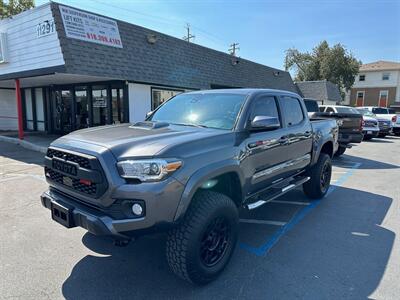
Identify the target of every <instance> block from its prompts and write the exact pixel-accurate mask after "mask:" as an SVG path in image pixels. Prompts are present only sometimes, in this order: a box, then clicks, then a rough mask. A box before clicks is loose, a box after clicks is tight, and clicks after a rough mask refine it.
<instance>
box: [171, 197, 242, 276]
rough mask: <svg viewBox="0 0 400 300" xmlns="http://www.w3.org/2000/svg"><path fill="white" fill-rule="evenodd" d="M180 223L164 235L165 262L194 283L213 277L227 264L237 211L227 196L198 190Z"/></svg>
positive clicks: (232, 245)
mask: <svg viewBox="0 0 400 300" xmlns="http://www.w3.org/2000/svg"><path fill="white" fill-rule="evenodd" d="M192 201H193V203H192V204H191V206H190V207H189V209H188V211H187V212H186V215H185V217H184V219H183V221H182V223H181V224H180V225H179V226H178V227H176V228H174V229H172V230H171V231H170V232H169V234H168V238H167V261H168V264H169V266H170V268H171V269H172V271H173V272H174V273H175V274H176V275H178V276H179V277H181V278H183V279H185V280H187V281H189V282H191V283H194V284H206V283H208V282H210V281H212V280H214V279H215V278H216V277H217V276H218V275H219V274H220V273H221V272H222V271H223V269H224V268H225V267H226V265H227V264H228V262H229V260H230V258H231V256H232V253H233V250H234V249H235V245H236V241H237V236H238V221H239V217H238V210H237V208H236V205H235V203H234V202H233V201H232V200H231V199H229V198H228V197H227V196H225V195H223V194H220V193H216V192H212V191H200V192H198V193H196V195H195V196H194V198H193V200H192Z"/></svg>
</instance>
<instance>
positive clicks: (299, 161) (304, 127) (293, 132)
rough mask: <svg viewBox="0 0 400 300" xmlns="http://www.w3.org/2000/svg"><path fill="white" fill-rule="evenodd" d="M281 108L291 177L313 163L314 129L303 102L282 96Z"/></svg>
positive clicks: (286, 172) (287, 173) (288, 172)
mask: <svg viewBox="0 0 400 300" xmlns="http://www.w3.org/2000/svg"><path fill="white" fill-rule="evenodd" d="M279 106H280V108H281V114H282V116H283V126H284V128H285V130H286V137H287V155H288V161H287V168H286V170H285V175H286V176H289V175H292V174H294V173H296V172H297V171H298V170H300V169H303V168H304V167H306V166H307V165H308V164H309V163H310V161H311V149H312V128H311V123H310V121H309V119H308V117H307V115H306V109H305V107H304V105H303V104H302V102H301V100H300V99H298V98H296V97H292V96H281V97H280V98H279Z"/></svg>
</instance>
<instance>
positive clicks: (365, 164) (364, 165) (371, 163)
mask: <svg viewBox="0 0 400 300" xmlns="http://www.w3.org/2000/svg"><path fill="white" fill-rule="evenodd" d="M335 163H336V164H338V165H341V163H345V164H346V163H351V164H349V165H348V166H343V167H344V168H346V167H350V168H351V167H352V165H354V163H360V164H361V165H360V166H359V167H358V169H398V168H400V166H398V165H393V164H388V163H384V162H381V161H377V160H373V159H368V158H363V157H359V156H353V155H348V154H343V155H342V156H340V157H337V158H334V159H333V164H334V165H335Z"/></svg>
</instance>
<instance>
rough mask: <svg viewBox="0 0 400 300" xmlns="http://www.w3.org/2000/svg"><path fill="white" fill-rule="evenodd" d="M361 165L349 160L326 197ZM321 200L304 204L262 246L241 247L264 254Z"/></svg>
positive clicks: (260, 254)
mask: <svg viewBox="0 0 400 300" xmlns="http://www.w3.org/2000/svg"><path fill="white" fill-rule="evenodd" d="M360 165H361V163H354V162H353V163H352V162H347V164H346V166H343V167H344V168H348V170H347V171H345V172H341V173H342V175H341V176H340V177H339V178H338V179H337V180H336V181H335V183H334V184H332V185H331V187H330V188H329V190H328V192H327V194H326V196H325V197H327V196H329V195H330V194H331V193H332V192H334V191H335V189H336V188H337V187H338V186H341V185H342V184H344V183H345V182H346V181H347V180H348V179H349V178H350V177H351V176H352V175H353V173H354V172H355V170H356V169H358V168H359V167H360ZM334 167H335V165H334ZM336 167H339V168H341V167H342V166H341V165H340V164H339V165H337V166H336ZM321 201H322V199H319V200H314V201H312V202H310V203H308V205H303V207H302V208H301V209H300V210H299V211H298V212H297V213H296V214H295V215H294V216H293V217H292V218H291V220H290V221H289V222H287V223H284V225H282V226H280V227H279V229H277V230H276V231H274V232H273V233H272V235H269V236H268V237H267V238H266V239H265V241H264V243H262V244H261V246H258V247H254V246H251V245H249V244H247V243H243V242H242V243H239V247H240V248H242V249H244V250H246V251H248V252H250V253H253V254H255V255H256V256H264V255H265V254H267V253H268V252H269V251H270V250H271V249H272V247H273V246H274V245H275V244H276V243H277V242H278V241H279V239H280V238H281V237H282V236H284V235H285V234H286V233H287V232H288V231H289V230H291V229H292V228H293V227H294V226H296V225H297V224H298V223H299V222H300V221H301V220H302V219H303V218H304V217H305V216H306V215H307V214H308V213H309V212H310V211H312V210H313V209H314V208H315V207H317V206H318V205H319V204H320V203H321ZM282 202H283V201H282ZM250 223H251V222H250ZM266 224H267V222H266Z"/></svg>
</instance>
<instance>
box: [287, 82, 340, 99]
mask: <svg viewBox="0 0 400 300" xmlns="http://www.w3.org/2000/svg"><path fill="white" fill-rule="evenodd" d="M295 85H296V87H297V90H298V93H299V94H300V95H301V96H302V97H303V98H307V99H312V100H316V101H318V103H319V104H325V105H335V104H339V103H340V102H341V101H342V96H341V95H340V90H339V88H338V86H337V85H336V84H334V83H332V82H330V81H327V80H318V81H299V82H295Z"/></svg>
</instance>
